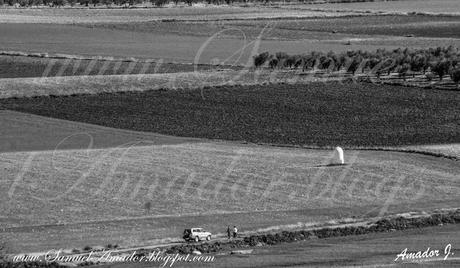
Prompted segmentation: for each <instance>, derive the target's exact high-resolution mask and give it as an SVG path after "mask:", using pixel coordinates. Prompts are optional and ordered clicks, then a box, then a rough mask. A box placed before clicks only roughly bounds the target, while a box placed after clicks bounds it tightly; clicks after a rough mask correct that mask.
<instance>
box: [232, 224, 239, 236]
mask: <svg viewBox="0 0 460 268" xmlns="http://www.w3.org/2000/svg"><path fill="white" fill-rule="evenodd" d="M237 236H238V229H237V228H236V226H233V238H236V237H237Z"/></svg>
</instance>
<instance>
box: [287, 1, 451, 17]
mask: <svg viewBox="0 0 460 268" xmlns="http://www.w3.org/2000/svg"><path fill="white" fill-rule="evenodd" d="M291 8H298V5H296V6H292V7H291ZM305 8H308V6H305ZM314 8H315V10H324V11H338V10H340V11H345V12H348V11H355V12H356V11H359V12H371V13H399V14H407V13H412V12H416V13H427V14H450V15H460V7H459V5H458V1H456V0H436V1H430V0H403V1H375V2H374V1H373V2H356V3H326V4H318V5H314Z"/></svg>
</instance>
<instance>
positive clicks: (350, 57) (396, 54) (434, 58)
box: [254, 46, 460, 83]
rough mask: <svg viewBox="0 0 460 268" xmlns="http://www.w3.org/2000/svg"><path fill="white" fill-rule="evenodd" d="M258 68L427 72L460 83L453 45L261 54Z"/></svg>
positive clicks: (256, 62) (256, 60)
mask: <svg viewBox="0 0 460 268" xmlns="http://www.w3.org/2000/svg"><path fill="white" fill-rule="evenodd" d="M254 66H255V67H257V68H259V67H262V66H266V67H269V68H271V69H300V68H301V69H302V71H305V70H323V71H326V72H337V71H345V72H349V73H352V74H353V75H354V74H356V73H369V74H375V75H376V76H377V77H378V78H380V76H381V75H382V74H387V75H389V74H390V73H395V72H396V73H398V74H399V75H400V77H402V78H403V79H406V76H407V75H414V76H415V74H417V73H423V74H425V75H426V77H427V78H428V79H430V80H431V79H432V78H433V77H432V74H435V75H437V76H438V77H439V79H440V80H442V79H443V78H444V76H446V75H448V74H450V75H451V78H452V80H453V81H455V82H456V83H459V82H460V52H459V51H458V48H454V47H453V46H449V47H438V48H429V49H416V50H414V49H410V48H406V49H400V48H399V49H395V50H386V49H378V50H376V51H374V52H369V51H361V50H357V51H347V52H342V53H335V52H332V51H331V52H328V53H324V52H311V53H309V54H301V55H288V54H287V53H284V52H278V53H276V54H274V55H273V54H270V53H268V52H263V53H260V54H259V55H256V56H255V57H254Z"/></svg>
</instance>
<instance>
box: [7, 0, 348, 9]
mask: <svg viewBox="0 0 460 268" xmlns="http://www.w3.org/2000/svg"><path fill="white" fill-rule="evenodd" d="M298 1H299V2H302V3H308V2H313V1H314V0H298ZM340 1H345V0H340ZM347 1H350V0H347ZM249 2H251V3H264V4H268V3H270V2H277V1H275V0H147V1H145V0H0V5H9V6H21V7H32V6H50V7H61V6H66V5H69V6H77V5H80V6H86V7H88V6H93V7H96V6H121V7H123V6H124V7H129V6H135V5H138V4H143V3H151V4H152V5H154V6H157V7H161V6H165V5H167V4H170V3H173V4H175V5H178V4H179V3H185V4H187V5H190V6H191V5H193V4H194V3H207V4H214V5H223V4H226V5H231V4H233V3H249ZM278 2H279V1H278ZM286 2H289V1H286ZM293 2H294V1H293Z"/></svg>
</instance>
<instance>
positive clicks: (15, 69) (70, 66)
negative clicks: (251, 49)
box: [0, 56, 238, 78]
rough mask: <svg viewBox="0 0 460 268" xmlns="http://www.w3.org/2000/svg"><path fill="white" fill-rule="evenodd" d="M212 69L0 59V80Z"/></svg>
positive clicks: (158, 64)
mask: <svg viewBox="0 0 460 268" xmlns="http://www.w3.org/2000/svg"><path fill="white" fill-rule="evenodd" d="M225 68H227V67H225ZM228 68H238V67H228ZM215 69H216V67H215V66H211V65H204V64H199V65H193V64H180V63H163V62H145V61H141V62H134V61H121V60H113V61H108V60H89V59H88V60H86V59H85V60H77V59H63V58H61V59H56V58H38V57H26V56H0V78H18V77H54V76H72V75H126V74H154V73H178V72H193V71H202V70H215Z"/></svg>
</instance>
